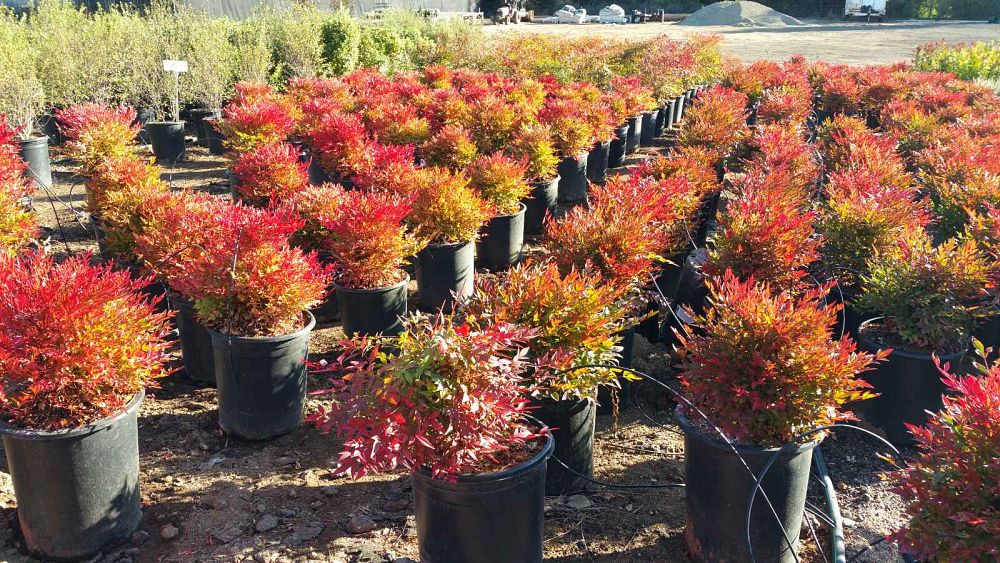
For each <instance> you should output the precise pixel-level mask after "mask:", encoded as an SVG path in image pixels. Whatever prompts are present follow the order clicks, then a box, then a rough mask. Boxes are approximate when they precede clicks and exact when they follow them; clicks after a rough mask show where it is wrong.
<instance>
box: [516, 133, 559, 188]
mask: <svg viewBox="0 0 1000 563" xmlns="http://www.w3.org/2000/svg"><path fill="white" fill-rule="evenodd" d="M507 151H509V153H510V155H511V156H513V157H514V158H518V159H522V160H524V161H525V162H527V163H528V178H529V180H531V181H534V182H540V181H547V180H552V179H553V178H555V177H556V176H557V175H558V174H557V172H556V170H557V167H558V166H559V157H557V156H556V146H555V143H554V142H553V140H552V131H551V130H550V129H549V128H548V127H545V126H543V125H525V126H522V127H521V128H520V129H518V130H517V132H516V133H515V135H514V138H513V139H511V143H510V146H509V147H507Z"/></svg>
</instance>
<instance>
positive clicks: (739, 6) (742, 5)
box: [678, 0, 802, 27]
mask: <svg viewBox="0 0 1000 563" xmlns="http://www.w3.org/2000/svg"><path fill="white" fill-rule="evenodd" d="M678 25H699V26H700V25H732V26H736V27H785V26H789V25H802V22H800V21H799V20H797V19H795V18H793V17H792V16H788V15H785V14H782V13H781V12H779V11H777V10H772V9H771V8H768V7H767V6H765V5H763V4H758V3H757V2H750V1H746V2H743V1H740V2H732V1H728V0H727V1H724V2H716V3H715V4H709V5H708V6H705V7H704V8H702V9H700V10H698V11H697V12H695V13H693V14H691V15H690V16H688V17H686V18H684V19H683V20H681V22H680V23H679V24H678Z"/></svg>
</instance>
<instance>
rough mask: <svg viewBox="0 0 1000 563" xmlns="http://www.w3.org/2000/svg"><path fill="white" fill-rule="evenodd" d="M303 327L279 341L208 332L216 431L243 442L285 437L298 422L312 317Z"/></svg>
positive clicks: (300, 420) (302, 400) (314, 324)
mask: <svg viewBox="0 0 1000 563" xmlns="http://www.w3.org/2000/svg"><path fill="white" fill-rule="evenodd" d="M305 316H306V325H305V326H304V327H303V328H301V329H299V330H297V331H295V332H293V333H291V334H285V335H282V336H268V337H258V338H254V337H246V336H233V335H228V334H222V333H220V332H217V331H215V330H213V329H211V328H208V334H209V335H210V336H211V337H212V349H213V352H214V358H215V379H216V384H217V387H218V397H219V426H221V427H222V429H223V430H224V431H225V432H226V433H227V434H230V435H233V436H238V437H240V438H243V439H246V440H266V439H267V438H271V437H273V436H278V435H280V434H287V433H288V432H291V431H292V430H295V428H297V427H298V425H299V424H300V423H301V422H302V418H303V413H304V411H305V403H306V362H305V360H306V359H307V358H308V357H309V333H310V332H311V331H312V329H313V327H314V326H316V319H315V317H313V316H312V313H309V312H308V311H307V312H306V313H305Z"/></svg>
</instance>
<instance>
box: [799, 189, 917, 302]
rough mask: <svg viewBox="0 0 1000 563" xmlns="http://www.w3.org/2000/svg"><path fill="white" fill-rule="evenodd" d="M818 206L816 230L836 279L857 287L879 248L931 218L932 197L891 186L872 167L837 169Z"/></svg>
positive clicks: (829, 267)
mask: <svg viewBox="0 0 1000 563" xmlns="http://www.w3.org/2000/svg"><path fill="white" fill-rule="evenodd" d="M825 196H826V197H825V198H824V199H823V200H822V202H821V203H820V204H819V206H818V210H817V214H816V231H817V232H818V233H819V234H820V235H822V237H823V247H822V249H821V253H822V262H823V266H824V268H826V270H827V272H828V273H829V275H830V277H832V278H836V279H837V280H838V281H839V282H840V283H841V284H842V285H843V286H846V287H849V288H855V289H857V287H858V285H859V283H860V281H861V276H864V275H865V274H867V273H868V269H867V263H868V259H869V258H870V257H871V255H872V254H873V253H875V252H884V251H886V250H887V249H890V248H892V247H893V246H895V244H896V241H897V240H899V238H900V237H901V236H902V235H903V234H904V233H907V232H910V231H912V230H914V229H922V228H924V227H925V226H927V224H928V223H929V222H930V213H929V212H928V210H927V204H926V201H924V200H922V199H921V198H920V196H919V194H918V193H917V190H916V189H915V188H913V187H911V186H906V185H904V186H894V185H886V184H885V183H884V182H883V181H882V178H881V177H879V176H878V174H877V173H875V172H872V171H868V170H848V171H846V172H834V173H832V174H831V175H830V178H829V183H828V184H827V186H826V194H825Z"/></svg>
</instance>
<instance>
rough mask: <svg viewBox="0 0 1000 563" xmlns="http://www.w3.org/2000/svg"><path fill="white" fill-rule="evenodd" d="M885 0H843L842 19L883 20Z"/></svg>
mask: <svg viewBox="0 0 1000 563" xmlns="http://www.w3.org/2000/svg"><path fill="white" fill-rule="evenodd" d="M885 2H886V0H847V1H846V2H844V19H845V20H850V19H853V18H858V19H865V20H866V21H871V20H877V21H885Z"/></svg>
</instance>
